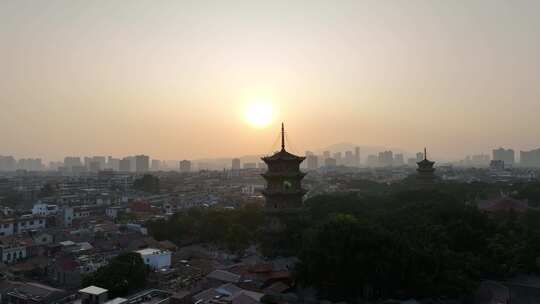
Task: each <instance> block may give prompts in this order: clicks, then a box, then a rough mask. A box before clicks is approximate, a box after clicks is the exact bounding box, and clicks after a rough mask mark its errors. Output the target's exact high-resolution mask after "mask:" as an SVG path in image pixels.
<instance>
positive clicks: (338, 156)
mask: <svg viewBox="0 0 540 304" xmlns="http://www.w3.org/2000/svg"><path fill="white" fill-rule="evenodd" d="M341 155H342V154H341V152H336V153H334V155H333V158H334V159H335V160H336V163H337V165H338V166H341V165H343V159H342V156H341Z"/></svg>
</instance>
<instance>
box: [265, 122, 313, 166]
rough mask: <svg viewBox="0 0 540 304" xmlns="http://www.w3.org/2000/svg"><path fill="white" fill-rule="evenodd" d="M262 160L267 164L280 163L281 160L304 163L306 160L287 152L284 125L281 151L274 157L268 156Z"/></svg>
mask: <svg viewBox="0 0 540 304" xmlns="http://www.w3.org/2000/svg"><path fill="white" fill-rule="evenodd" d="M261 159H262V160H263V161H265V162H267V161H271V162H272V161H280V160H285V161H292V160H294V161H299V162H302V161H303V160H304V159H306V158H305V157H303V156H297V155H294V154H291V153H289V152H287V150H285V125H284V124H283V123H282V124H281V151H279V152H276V153H274V155H272V156H266V157H263V158H261Z"/></svg>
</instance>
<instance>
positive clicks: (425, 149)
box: [424, 147, 427, 160]
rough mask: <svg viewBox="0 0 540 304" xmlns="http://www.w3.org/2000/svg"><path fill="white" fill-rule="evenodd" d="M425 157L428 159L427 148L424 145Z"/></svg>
mask: <svg viewBox="0 0 540 304" xmlns="http://www.w3.org/2000/svg"><path fill="white" fill-rule="evenodd" d="M424 159H425V160H427V148H425V147H424Z"/></svg>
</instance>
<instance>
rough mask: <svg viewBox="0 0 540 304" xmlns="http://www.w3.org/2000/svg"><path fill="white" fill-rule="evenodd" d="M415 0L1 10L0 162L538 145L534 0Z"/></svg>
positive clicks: (8, 6)
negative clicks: (290, 149)
mask: <svg viewBox="0 0 540 304" xmlns="http://www.w3.org/2000/svg"><path fill="white" fill-rule="evenodd" d="M413 2H414V5H411V4H412V3H411V2H398V1H395V2H380V1H342V2H340V3H339V4H334V5H332V9H328V5H327V4H326V3H324V1H309V2H307V1H298V2H295V3H288V2H287V3H286V2H281V1H277V2H272V3H263V2H252V1H238V2H236V4H237V5H232V4H225V3H210V2H197V3H186V2H182V1H179V2H175V3H169V4H167V5H165V4H157V3H152V4H150V3H132V2H115V3H99V2H92V3H88V2H74V1H57V2H40V3H35V2H32V1H3V2H2V3H1V4H0V18H2V20H3V21H4V23H3V26H2V27H1V28H0V36H1V37H2V39H1V40H0V52H1V56H0V66H2V67H3V73H2V75H0V92H1V93H0V103H1V105H2V107H3V111H0V137H1V138H2V140H1V142H0V144H1V145H0V146H1V154H3V155H14V156H17V157H19V158H26V157H42V158H44V159H47V160H60V159H62V158H63V157H64V156H65V155H81V156H82V155H115V156H120V155H130V154H146V155H153V156H155V157H156V158H158V159H193V158H215V157H233V156H235V155H254V154H266V153H270V152H272V151H271V150H269V148H270V147H269V143H271V142H273V141H274V139H275V136H276V133H277V132H276V130H277V128H278V125H279V123H280V122H281V121H286V122H287V124H288V126H289V129H290V130H291V132H292V133H293V134H294V136H292V139H293V141H294V146H295V150H297V151H305V150H309V149H313V148H317V147H324V146H326V145H329V144H332V143H339V142H351V143H354V144H359V145H373V146H389V145H392V146H395V147H400V148H402V149H404V150H406V151H410V152H412V153H413V152H414V151H418V150H421V149H422V148H423V147H424V146H428V147H429V149H430V151H431V154H432V155H433V156H434V157H435V158H437V159H449V160H450V159H458V158H461V157H463V155H466V154H471V153H481V152H489V151H491V150H492V149H496V148H498V147H500V146H503V147H510V148H512V149H514V150H515V151H520V150H532V149H536V148H538V147H539V146H540V142H538V137H537V133H538V132H537V130H539V129H540V120H538V119H537V117H536V116H537V113H539V112H540V103H539V102H538V100H539V97H540V91H539V89H538V86H537V85H536V82H537V73H538V70H540V61H539V60H538V56H536V54H538V53H539V52H540V21H539V19H538V18H536V14H535V12H537V11H538V10H539V9H540V4H539V3H538V2H528V1H523V2H519V3H512V4H510V3H508V2H506V1H473V2H468V3H466V4H462V3H459V4H455V3H444V2H443V3H434V2H424V1H413ZM72 16H75V17H76V18H71V17H72ZM260 100H262V101H264V102H265V103H268V104H271V107H272V117H271V121H267V122H266V121H265V124H266V126H265V127H259V126H254V125H256V124H258V123H260V122H261V121H263V120H267V119H269V118H268V117H258V116H257V115H255V119H256V121H255V122H253V121H252V122H251V124H250V123H249V122H247V121H246V117H244V116H245V113H244V112H245V111H246V110H245V109H246V107H248V108H249V107H250V105H251V104H253V103H255V102H258V101H260ZM267 111H269V110H267ZM252 118H253V117H252ZM248 120H249V119H248Z"/></svg>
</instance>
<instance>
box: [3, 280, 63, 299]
mask: <svg viewBox="0 0 540 304" xmlns="http://www.w3.org/2000/svg"><path fill="white" fill-rule="evenodd" d="M69 295H70V293H69V292H66V291H65V290H63V289H58V288H54V287H51V286H47V285H43V284H38V283H32V282H18V281H8V280H5V281H1V282H0V296H1V300H2V303H8V304H11V303H24V304H59V303H64V302H65V300H67V298H68V297H69Z"/></svg>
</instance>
